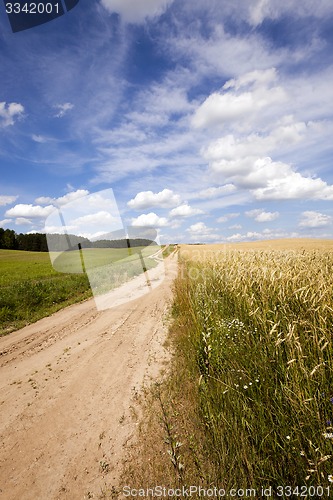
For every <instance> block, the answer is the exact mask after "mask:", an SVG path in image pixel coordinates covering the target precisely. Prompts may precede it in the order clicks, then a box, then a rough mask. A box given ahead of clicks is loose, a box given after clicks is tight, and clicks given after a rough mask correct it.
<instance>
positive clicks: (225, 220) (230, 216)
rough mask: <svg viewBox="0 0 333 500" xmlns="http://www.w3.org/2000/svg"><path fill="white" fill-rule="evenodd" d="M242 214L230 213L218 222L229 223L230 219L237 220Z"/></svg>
mask: <svg viewBox="0 0 333 500" xmlns="http://www.w3.org/2000/svg"><path fill="white" fill-rule="evenodd" d="M239 216H240V214H239V213H236V212H234V213H230V214H225V215H222V216H221V217H219V218H218V219H217V222H227V221H228V220H230V219H235V218H236V217H239Z"/></svg>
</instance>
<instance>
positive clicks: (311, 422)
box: [124, 245, 333, 498]
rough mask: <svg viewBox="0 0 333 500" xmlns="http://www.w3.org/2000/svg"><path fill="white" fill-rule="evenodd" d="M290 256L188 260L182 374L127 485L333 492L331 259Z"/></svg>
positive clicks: (310, 252)
mask: <svg viewBox="0 0 333 500" xmlns="http://www.w3.org/2000/svg"><path fill="white" fill-rule="evenodd" d="M290 248H291V249H290V250H285V249H279V250H274V249H270V250H263V249H257V250H253V249H252V250H251V249H247V250H236V249H231V248H230V247H224V248H222V249H221V251H219V252H218V253H216V252H215V257H214V256H213V255H212V254H210V255H209V258H208V259H205V255H204V252H205V248H204V247H203V248H202V250H200V252H201V253H200V255H199V257H198V255H196V257H197V258H196V259H194V260H191V258H190V257H189V253H188V255H187V258H184V257H183V258H182V259H181V262H180V269H179V276H178V278H177V280H176V282H175V298H174V306H173V323H172V327H171V330H170V342H171V343H172V346H173V352H174V356H173V361H172V366H171V368H170V372H169V374H168V376H167V377H166V378H165V379H164V381H162V382H161V383H159V384H155V385H154V387H153V388H152V389H151V390H150V391H148V392H147V393H146V395H145V398H144V399H143V405H145V406H146V419H145V420H144V422H143V423H142V426H141V433H142V434H141V441H140V443H141V444H140V449H139V451H138V449H137V448H136V447H135V448H133V450H132V457H131V460H130V461H129V465H127V468H126V471H125V474H124V484H131V485H132V487H137V488H140V487H141V488H142V487H147V486H148V485H152V484H161V485H164V486H166V487H169V488H175V487H179V486H186V485H198V486H199V485H201V486H205V487H211V486H216V487H219V488H224V489H225V490H226V491H228V490H230V489H232V488H254V489H256V490H257V491H259V490H260V491H261V488H262V487H266V486H267V487H268V486H271V487H273V488H277V486H279V485H282V486H284V485H292V486H295V487H296V486H299V487H300V486H301V485H304V486H307V487H310V486H313V487H315V488H317V487H318V485H321V486H322V487H323V488H328V487H329V486H330V487H331V489H332V487H333V485H332V482H333V371H332V370H333V365H332V357H333V347H332V331H333V252H332V250H331V249H330V248H325V247H323V248H321V249H317V250H315V249H309V248H307V249H305V248H302V246H301V245H300V246H295V248H294V249H292V247H290ZM181 255H182V253H181ZM193 255H194V254H193ZM200 256H201V257H200ZM304 491H305V490H303V497H304V496H305V495H304ZM311 492H312V493H313V492H314V494H311V495H310V496H312V497H313V496H315V497H316V498H319V497H321V496H323V497H327V496H329V494H327V492H328V490H327V489H326V490H324V491H322V490H320V491H319V490H318V491H317V490H311ZM301 493H302V491H301V489H300V488H299V493H298V496H300V494H301ZM296 494H297V492H296ZM306 495H307V493H306ZM273 496H274V495H273ZM280 496H281V495H280ZM289 496H290V495H289ZM306 497H309V496H308V495H307V496H306Z"/></svg>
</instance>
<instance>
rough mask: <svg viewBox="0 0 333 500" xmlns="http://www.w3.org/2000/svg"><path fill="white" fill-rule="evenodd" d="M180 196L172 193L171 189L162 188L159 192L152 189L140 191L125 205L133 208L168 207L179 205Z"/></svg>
mask: <svg viewBox="0 0 333 500" xmlns="http://www.w3.org/2000/svg"><path fill="white" fill-rule="evenodd" d="M179 203H180V196H179V195H177V194H174V193H173V191H172V190H171V189H163V191H160V192H159V193H153V192H152V191H141V192H140V193H138V194H137V195H136V196H135V198H133V199H132V200H130V201H129V202H128V203H127V205H128V206H129V207H130V208H134V209H135V210H141V209H143V208H148V207H149V208H150V207H162V208H170V207H173V206H175V205H179Z"/></svg>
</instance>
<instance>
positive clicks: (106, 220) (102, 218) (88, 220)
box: [71, 210, 119, 234]
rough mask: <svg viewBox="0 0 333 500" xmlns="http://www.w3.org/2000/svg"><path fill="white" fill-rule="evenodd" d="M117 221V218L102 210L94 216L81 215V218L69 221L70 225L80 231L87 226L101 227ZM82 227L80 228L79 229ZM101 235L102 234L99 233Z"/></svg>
mask: <svg viewBox="0 0 333 500" xmlns="http://www.w3.org/2000/svg"><path fill="white" fill-rule="evenodd" d="M118 221H119V219H118V217H116V216H114V215H112V214H110V212H106V211H104V210H101V211H99V212H97V213H94V214H87V215H82V216H81V217H77V218H76V219H73V220H72V221H71V224H72V225H73V226H74V227H76V228H78V229H82V228H85V227H87V226H96V225H101V224H103V226H104V225H105V224H111V225H112V224H115V223H117V222H118ZM80 226H82V228H80ZM101 234H103V232H101Z"/></svg>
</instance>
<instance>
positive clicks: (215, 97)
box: [192, 69, 286, 128]
mask: <svg viewBox="0 0 333 500" xmlns="http://www.w3.org/2000/svg"><path fill="white" fill-rule="evenodd" d="M275 79H276V73H275V70H274V69H271V70H264V71H252V72H250V73H247V74H245V75H244V76H243V77H241V78H239V79H236V80H229V81H228V82H227V83H226V84H225V85H224V86H223V89H222V91H221V92H213V93H212V94H211V95H210V96H209V97H208V98H207V99H206V100H205V101H204V102H203V103H202V104H201V106H199V108H198V109H197V110H196V112H195V113H194V116H193V118H192V125H193V127H194V128H205V127H211V126H216V125H224V124H225V123H227V124H228V125H229V124H230V122H233V121H239V120H241V119H243V118H245V117H247V119H248V120H249V121H250V122H252V121H253V120H254V119H255V118H256V115H257V114H258V113H259V112H260V111H261V110H262V109H263V108H267V107H268V106H272V105H273V104H277V103H281V102H283V101H285V100H286V94H285V92H284V90H283V89H282V87H280V86H278V85H274V80H275ZM241 89H243V90H242V91H241V92H239V90H241Z"/></svg>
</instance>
